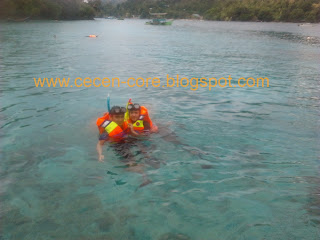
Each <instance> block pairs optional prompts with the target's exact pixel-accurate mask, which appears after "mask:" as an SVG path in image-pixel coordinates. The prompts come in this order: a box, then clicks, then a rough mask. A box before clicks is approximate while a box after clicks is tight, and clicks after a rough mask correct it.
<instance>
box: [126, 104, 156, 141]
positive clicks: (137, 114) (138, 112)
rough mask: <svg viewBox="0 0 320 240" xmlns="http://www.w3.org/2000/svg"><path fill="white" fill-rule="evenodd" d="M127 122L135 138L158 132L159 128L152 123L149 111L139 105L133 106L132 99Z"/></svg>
mask: <svg viewBox="0 0 320 240" xmlns="http://www.w3.org/2000/svg"><path fill="white" fill-rule="evenodd" d="M125 120H126V121H127V123H128V128H129V129H130V130H131V134H132V135H134V136H139V135H142V134H146V133H154V132H157V131H158V127H157V126H156V125H155V124H153V123H152V121H151V118H150V117H149V113H148V109H147V108H146V107H144V106H140V105H139V104H137V103H135V104H133V103H132V102H131V99H130V100H129V102H128V104H127V112H126V116H125Z"/></svg>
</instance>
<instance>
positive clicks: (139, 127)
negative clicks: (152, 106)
mask: <svg viewBox="0 0 320 240" xmlns="http://www.w3.org/2000/svg"><path fill="white" fill-rule="evenodd" d="M143 122H148V123H149V125H150V129H152V125H153V124H152V121H151V119H150V117H149V113H148V109H147V108H146V107H144V106H141V107H140V116H139V119H138V120H137V121H135V122H134V123H132V121H131V120H130V119H129V120H128V123H132V125H133V129H134V130H135V131H137V132H139V133H142V132H143V130H144V128H145V126H144V124H143Z"/></svg>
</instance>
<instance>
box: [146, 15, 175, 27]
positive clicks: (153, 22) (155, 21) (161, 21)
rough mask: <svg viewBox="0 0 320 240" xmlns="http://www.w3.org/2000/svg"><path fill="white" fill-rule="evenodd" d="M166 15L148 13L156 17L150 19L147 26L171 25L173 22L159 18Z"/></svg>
mask: <svg viewBox="0 0 320 240" xmlns="http://www.w3.org/2000/svg"><path fill="white" fill-rule="evenodd" d="M166 14H167V13H150V15H152V16H156V17H157V18H154V19H152V20H151V21H149V22H146V24H147V25H172V22H173V20H169V21H167V19H165V18H161V16H164V15H166Z"/></svg>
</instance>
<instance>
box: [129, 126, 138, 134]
mask: <svg viewBox="0 0 320 240" xmlns="http://www.w3.org/2000/svg"><path fill="white" fill-rule="evenodd" d="M128 128H129V129H130V133H131V134H132V135H133V136H139V133H137V132H136V131H135V130H134V128H133V124H132V123H128Z"/></svg>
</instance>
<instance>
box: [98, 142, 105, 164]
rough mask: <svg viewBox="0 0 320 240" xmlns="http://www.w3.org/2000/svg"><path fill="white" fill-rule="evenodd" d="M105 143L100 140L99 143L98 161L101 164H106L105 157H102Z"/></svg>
mask: <svg viewBox="0 0 320 240" xmlns="http://www.w3.org/2000/svg"><path fill="white" fill-rule="evenodd" d="M104 143H105V140H99V141H98V143H97V152H98V160H99V162H104V161H103V159H104V155H102V146H103V144H104Z"/></svg>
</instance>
